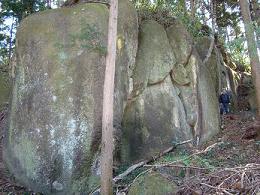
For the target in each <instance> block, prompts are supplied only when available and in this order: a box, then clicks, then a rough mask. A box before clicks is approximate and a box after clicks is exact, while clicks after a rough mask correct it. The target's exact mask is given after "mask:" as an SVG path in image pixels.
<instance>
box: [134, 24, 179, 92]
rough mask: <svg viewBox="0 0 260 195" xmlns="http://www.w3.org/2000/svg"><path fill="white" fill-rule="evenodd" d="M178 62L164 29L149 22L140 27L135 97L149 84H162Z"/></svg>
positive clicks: (135, 70)
mask: <svg viewBox="0 0 260 195" xmlns="http://www.w3.org/2000/svg"><path fill="white" fill-rule="evenodd" d="M175 63H176V61H175V57H174V55H173V53H172V49H171V46H170V44H169V41H168V38H167V34H166V32H165V30H164V27H163V26H162V25H161V24H158V23H157V22H156V21H153V20H147V21H144V22H143V23H142V24H141V25H140V32H139V46H138V52H137V57H136V65H135V67H134V71H133V84H134V92H135V93H136V94H135V95H138V94H140V93H141V92H142V90H143V89H145V87H146V86H147V85H148V84H149V85H152V84H156V83H160V82H162V81H163V80H164V79H165V78H166V76H167V75H168V74H169V72H170V71H171V69H172V68H173V67H174V65H175Z"/></svg>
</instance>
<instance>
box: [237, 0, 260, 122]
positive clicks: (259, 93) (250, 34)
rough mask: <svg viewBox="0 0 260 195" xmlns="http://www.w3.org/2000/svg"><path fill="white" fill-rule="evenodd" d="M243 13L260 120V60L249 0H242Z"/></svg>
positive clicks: (259, 118)
mask: <svg viewBox="0 0 260 195" xmlns="http://www.w3.org/2000/svg"><path fill="white" fill-rule="evenodd" d="M239 3H240V8H241V14H242V17H243V21H244V25H245V33H246V39H247V45H248V53H249V58H250V62H251V67H252V70H251V71H252V76H253V80H254V84H255V90H256V101H257V110H258V114H257V116H258V120H260V62H259V57H258V54H257V45H256V40H255V36H254V27H253V25H252V20H251V16H250V11H249V4H248V1H247V0H240V1H239Z"/></svg>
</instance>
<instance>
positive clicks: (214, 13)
mask: <svg viewBox="0 0 260 195" xmlns="http://www.w3.org/2000/svg"><path fill="white" fill-rule="evenodd" d="M210 7H211V18H212V37H211V42H210V47H209V50H208V53H207V55H206V57H205V59H204V60H203V64H206V63H207V61H208V60H209V58H210V56H211V53H212V51H213V48H214V43H215V24H216V9H215V3H214V0H211V3H210Z"/></svg>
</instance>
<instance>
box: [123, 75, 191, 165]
mask: <svg viewBox="0 0 260 195" xmlns="http://www.w3.org/2000/svg"><path fill="white" fill-rule="evenodd" d="M191 138H192V132H191V129H190V127H189V125H188V124H187V121H186V115H185V110H184V107H183V104H182V102H181V100H180V97H179V96H178V89H177V88H175V87H174V86H173V85H172V82H171V79H170V76H168V77H167V78H166V79H165V81H164V82H162V83H159V84H157V85H152V86H149V87H147V88H146V89H145V90H144V91H143V93H142V94H141V95H139V96H138V97H137V98H135V99H134V100H132V101H130V102H129V104H128V105H127V107H126V109H125V113H124V120H123V143H122V161H125V162H133V161H138V160H141V159H146V158H149V157H151V156H154V155H155V154H157V153H159V152H161V151H162V150H165V149H166V148H169V147H170V146H171V145H172V144H173V143H176V142H179V141H183V140H187V139H191Z"/></svg>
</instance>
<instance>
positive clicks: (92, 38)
mask: <svg viewBox="0 0 260 195" xmlns="http://www.w3.org/2000/svg"><path fill="white" fill-rule="evenodd" d="M81 26H82V28H81V29H80V33H75V34H70V38H69V41H68V42H66V44H61V43H56V44H55V46H56V47H57V48H58V49H64V48H66V47H75V46H77V45H79V46H80V47H81V48H83V49H87V50H89V51H94V52H98V53H99V54H100V55H101V56H104V55H105V54H106V52H107V49H106V46H105V43H103V41H102V40H101V37H103V36H104V35H102V33H101V32H100V30H99V29H98V27H97V26H96V25H94V24H88V23H86V22H85V21H83V20H82V21H81Z"/></svg>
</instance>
